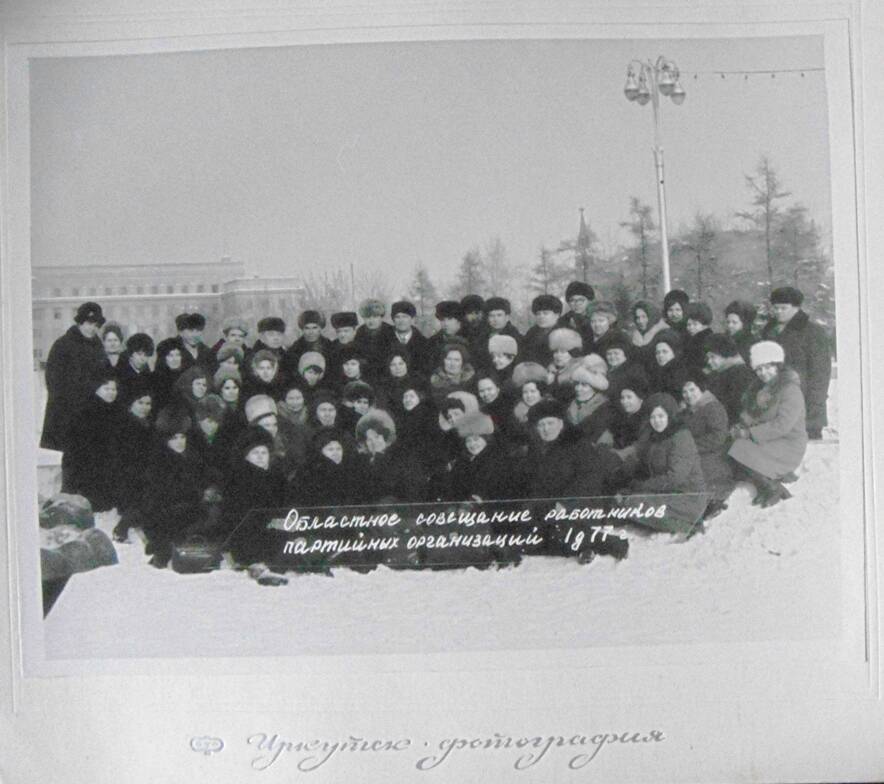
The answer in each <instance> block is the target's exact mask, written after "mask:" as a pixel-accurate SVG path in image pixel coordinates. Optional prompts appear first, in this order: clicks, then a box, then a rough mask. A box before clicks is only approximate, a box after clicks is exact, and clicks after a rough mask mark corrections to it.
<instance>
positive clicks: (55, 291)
mask: <svg viewBox="0 0 884 784" xmlns="http://www.w3.org/2000/svg"><path fill="white" fill-rule="evenodd" d="M52 296H53V297H60V296H61V289H52Z"/></svg>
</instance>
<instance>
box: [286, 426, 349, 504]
mask: <svg viewBox="0 0 884 784" xmlns="http://www.w3.org/2000/svg"><path fill="white" fill-rule="evenodd" d="M351 448H352V445H351V444H350V442H348V441H347V440H345V439H342V438H340V437H339V434H338V433H336V432H335V431H334V430H321V431H319V432H318V433H316V434H315V435H314V436H313V438H312V439H311V441H310V445H309V448H308V451H307V460H306V461H305V462H304V466H303V467H302V468H301V470H300V471H299V472H298V473H297V474H296V475H295V477H294V479H292V481H290V482H289V483H288V487H287V489H286V505H287V506H345V505H349V504H356V503H358V502H359V493H360V489H361V487H362V484H363V483H362V481H361V479H360V476H359V469H360V466H361V461H360V460H359V458H358V456H357V454H356V453H355V451H350V450H351Z"/></svg>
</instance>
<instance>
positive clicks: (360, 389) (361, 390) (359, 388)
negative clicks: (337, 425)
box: [341, 381, 374, 404]
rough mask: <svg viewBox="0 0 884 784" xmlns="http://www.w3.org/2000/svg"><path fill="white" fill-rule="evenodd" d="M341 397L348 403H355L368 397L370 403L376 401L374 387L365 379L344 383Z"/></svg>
mask: <svg viewBox="0 0 884 784" xmlns="http://www.w3.org/2000/svg"><path fill="white" fill-rule="evenodd" d="M341 398H342V399H343V400H346V401H347V402H348V403H355V402H356V401H357V400H360V399H362V398H367V399H368V402H369V404H371V403H373V402H374V389H372V388H371V385H370V384H366V383H365V382H364V381H350V382H348V383H347V384H345V385H344V390H343V392H342V393H341Z"/></svg>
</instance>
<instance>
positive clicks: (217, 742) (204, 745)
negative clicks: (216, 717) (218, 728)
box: [190, 735, 224, 757]
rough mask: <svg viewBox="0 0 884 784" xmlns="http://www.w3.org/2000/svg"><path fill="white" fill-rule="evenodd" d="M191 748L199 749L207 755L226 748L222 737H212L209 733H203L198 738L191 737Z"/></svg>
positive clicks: (193, 749)
mask: <svg viewBox="0 0 884 784" xmlns="http://www.w3.org/2000/svg"><path fill="white" fill-rule="evenodd" d="M190 748H191V750H192V751H198V752H202V753H203V754H205V755H206V756H207V757H209V756H211V755H212V754H217V753H218V752H219V751H221V750H222V749H223V748H224V741H223V740H221V738H210V737H209V736H208V735H201V736H200V737H198V738H191V739H190Z"/></svg>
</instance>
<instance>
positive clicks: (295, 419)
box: [276, 379, 310, 430]
mask: <svg viewBox="0 0 884 784" xmlns="http://www.w3.org/2000/svg"><path fill="white" fill-rule="evenodd" d="M276 408H277V413H278V415H279V421H280V424H281V425H283V424H284V425H286V426H290V427H294V428H301V429H304V430H309V429H310V407H309V405H308V404H307V395H306V393H305V392H304V386H303V383H302V382H301V381H299V380H297V379H296V380H294V381H290V382H289V383H288V384H286V389H285V394H284V396H283V398H282V400H280V401H279V402H278V403H277V404H276Z"/></svg>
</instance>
